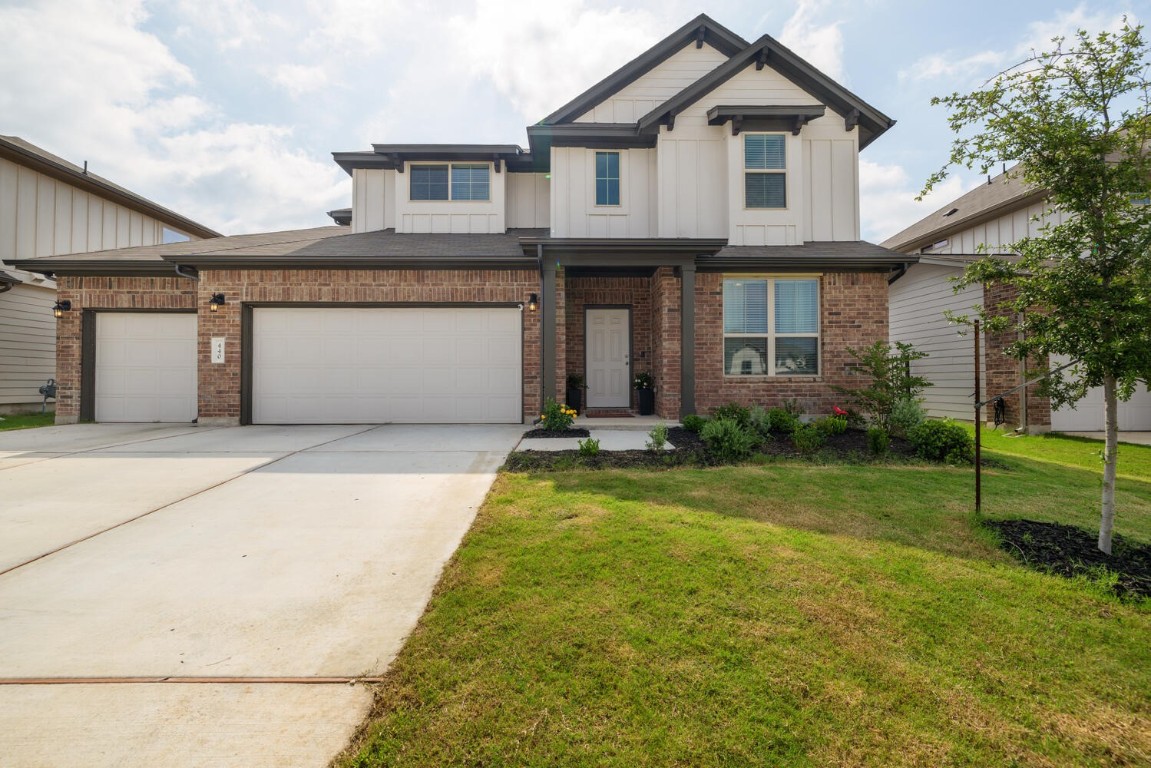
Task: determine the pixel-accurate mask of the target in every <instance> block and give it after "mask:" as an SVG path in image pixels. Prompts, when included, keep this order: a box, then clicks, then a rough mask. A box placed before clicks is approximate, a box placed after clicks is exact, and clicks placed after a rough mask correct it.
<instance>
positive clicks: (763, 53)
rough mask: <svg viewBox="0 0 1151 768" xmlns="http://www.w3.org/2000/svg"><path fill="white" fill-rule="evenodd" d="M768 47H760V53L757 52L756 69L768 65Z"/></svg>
mask: <svg viewBox="0 0 1151 768" xmlns="http://www.w3.org/2000/svg"><path fill="white" fill-rule="evenodd" d="M769 55H770V54H769V52H768V50H767V48H760V49H759V53H757V54H755V71H756V72H758V71H759V70H761V69H763V68H764V67H765V66H767V57H768V56H769Z"/></svg>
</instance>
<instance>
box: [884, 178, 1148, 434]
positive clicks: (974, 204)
mask: <svg viewBox="0 0 1151 768" xmlns="http://www.w3.org/2000/svg"><path fill="white" fill-rule="evenodd" d="M1045 197H1046V193H1045V192H1044V191H1043V190H1037V189H1035V188H1033V187H1031V186H1029V185H1027V184H1026V183H1025V182H1024V181H1023V180H1022V179H1018V178H1012V176H1011V175H1010V172H1006V173H1002V174H1000V175H998V176H996V177H994V178H989V179H988V181H987V183H986V184H981V185H980V186H978V187H976V188H975V189H973V190H971V191H970V192H968V193H967V194H965V195H963V196H962V197H960V198H959V199H957V200H955V201H953V202H950V203H948V204H947V205H944V206H943V207H942V208H940V209H939V210H938V211H936V212H934V213H932V214H931V215H930V216H926V217H924V218H923V219H921V220H919V221H917V222H916V223H915V224H912V225H911V226H910V227H908V228H907V229H905V230H903V231H902V232H900V233H899V234H897V235H895V236H894V237H892V238H890V239H888V240H887V241H885V242H884V243H883V245H884V247H887V248H891V249H892V250H896V251H902V252H904V253H907V254H911V255H914V256H917V257H918V258H919V261H918V263H916V264H914V265H911V266H909V267H908V268H907V270H906V271H905V272H901V273H900V274H899V276H898V277H897V278H896V279H895V280H894V281H893V282H892V283H891V288H890V311H891V319H890V322H891V340H892V341H905V342H909V343H911V344H914V345H915V347H916V348H917V349H919V350H921V351H923V352H926V353H928V355H929V356H928V357H926V358H924V359H922V360H917V361H915V362H914V363H913V364H912V366H913V371H914V372H915V373H917V374H918V375H921V376H925V377H926V378H927V379H928V380H929V381H931V382H933V384H934V386H932V387H929V388H928V389H927V390H925V391H924V406H925V408H926V409H927V411H928V413H929V414H931V415H933V416H951V417H954V418H959V419H966V420H969V421H970V420H972V419H973V418H974V410H973V408H974V400H973V399H972V394H973V393H974V391H975V356H974V339H973V337H972V334H971V333H969V332H967V333H965V334H964V335H960V332H959V331H960V327H958V326H956V325H954V324H952V323H950V322H949V321H948V320H947V318H946V317H945V316H944V312H945V311H947V310H951V311H952V312H954V313H956V314H967V315H971V316H974V314H975V312H974V309H973V308H974V307H987V308H989V309H994V308H995V307H996V306H997V305H999V304H1000V303H1001V302H1003V301H1006V300H1007V299H1009V298H1010V296H1011V294H1010V293H1009V292H1008V291H1009V290H1010V289H1009V288H1007V287H1006V286H1002V285H972V286H968V287H967V288H965V289H963V290H962V291H960V292H958V293H956V292H955V290H954V288H955V286H954V280H955V279H956V278H958V277H959V276H960V275H962V274H963V270H964V268H965V267H966V266H967V265H968V264H970V263H971V262H972V261H974V260H976V259H979V258H982V257H983V255H984V254H985V253H997V254H1003V255H1010V254H1009V253H1008V252H1007V248H1008V247H1009V246H1010V245H1011V244H1012V243H1014V242H1016V241H1018V240H1021V239H1023V238H1024V237H1027V236H1034V235H1037V234H1038V230H1039V227H1040V226H1042V223H1043V222H1044V221H1046V220H1048V217H1047V215H1046V214H1047V211H1048V205H1047V202H1046V199H1045ZM1054 215H1055V216H1059V215H1060V214H1059V213H1058V212H1056V213H1055V214H1054ZM1056 221H1058V219H1056ZM963 330H966V329H963ZM1011 341H1012V338H1011V337H1010V336H1009V335H1007V334H985V335H984V343H983V344H982V345H981V346H982V348H983V349H982V352H983V354H982V356H981V360H982V364H981V368H982V370H983V373H984V375H983V377H982V379H981V382H982V383H981V386H982V389H983V395H984V397H988V396H991V395H995V394H998V393H1000V392H1006V391H1007V390H1009V389H1011V388H1012V387H1015V386H1016V385H1018V384H1021V383H1022V382H1024V381H1026V380H1027V379H1026V378H1025V377H1026V376H1027V373H1028V369H1034V368H1035V367H1037V366H1036V365H1035V364H1034V361H1033V363H1032V365H1030V366H1024V365H1023V364H1022V362H1021V361H1019V360H1017V359H1015V358H1012V357H1010V356H1008V355H1007V354H1005V349H1006V347H1007V345H1008V344H1010V343H1011ZM1053 362H1054V363H1055V364H1056V365H1058V364H1062V363H1065V362H1068V361H1067V360H1058V359H1057V360H1054V361H1053ZM1004 401H1005V406H1006V409H1005V410H1006V413H1005V416H1006V419H1007V424H1008V425H1009V426H1011V427H1012V428H1015V427H1026V428H1027V429H1028V430H1029V431H1034V432H1042V431H1046V430H1049V429H1054V430H1057V431H1066V432H1074V431H1099V430H1102V429H1103V393H1102V389H1101V388H1097V389H1093V390H1091V391H1090V392H1089V393H1088V395H1087V396H1086V397H1085V398H1084V399H1082V400H1080V401H1079V402H1078V403H1077V404H1076V405H1075V407H1074V408H1061V409H1058V410H1055V411H1054V412H1052V410H1051V403H1050V401H1049V400H1048V399H1047V398H1045V397H1041V396H1039V395H1038V394H1037V392H1036V388H1035V387H1034V386H1032V387H1029V388H1028V389H1027V397H1026V400H1024V399H1023V398H1022V395H1021V394H1019V393H1017V394H1014V395H1010V396H1008V397H1005V398H1004ZM991 414H992V411H991V409H988V411H987V416H988V418H990V417H991ZM1119 428H1120V429H1121V430H1140V431H1142V430H1151V394H1149V393H1148V391H1147V389H1146V388H1145V387H1140V388H1139V389H1138V390H1137V391H1136V393H1135V395H1134V396H1133V397H1132V398H1131V400H1130V401H1128V402H1126V403H1122V402H1121V403H1119Z"/></svg>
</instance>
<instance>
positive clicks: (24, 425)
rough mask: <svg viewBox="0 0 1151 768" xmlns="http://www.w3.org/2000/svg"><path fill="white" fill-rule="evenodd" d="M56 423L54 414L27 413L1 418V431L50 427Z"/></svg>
mask: <svg viewBox="0 0 1151 768" xmlns="http://www.w3.org/2000/svg"><path fill="white" fill-rule="evenodd" d="M55 423H56V414H54V413H26V414H20V415H18V416H16V415H9V416H0V431H4V430H6V429H32V428H34V427H49V426H51V425H53V424H55Z"/></svg>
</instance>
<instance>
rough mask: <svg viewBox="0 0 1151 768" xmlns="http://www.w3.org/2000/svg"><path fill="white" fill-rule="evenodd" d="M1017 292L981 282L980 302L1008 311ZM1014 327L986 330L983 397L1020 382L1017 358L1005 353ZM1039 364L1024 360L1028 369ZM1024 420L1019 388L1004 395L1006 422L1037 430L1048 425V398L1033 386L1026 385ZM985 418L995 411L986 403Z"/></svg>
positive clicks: (994, 311)
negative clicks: (997, 331)
mask: <svg viewBox="0 0 1151 768" xmlns="http://www.w3.org/2000/svg"><path fill="white" fill-rule="evenodd" d="M1016 296H1018V291H1017V289H1015V288H1014V287H1012V286H1009V285H1004V284H1002V283H987V284H986V285H984V286H983V304H984V307H985V308H986V309H987V311H988V312H989V313H991V314H993V315H1010V314H1014V310H1012V309H1010V308H1009V307H1008V306H1007V305H1006V303H1007V302H1009V301H1012V300H1013V299H1014V298H1015V297H1016ZM1016 338H1017V335H1016V332H1015V331H1005V332H1001V333H985V334H984V335H983V339H984V353H983V362H984V366H985V367H986V371H985V373H984V382H985V386H986V387H987V391H986V392H984V393H983V399H984V400H986V399H987V398H989V397H992V396H994V395H997V394H999V393H1000V392H1006V391H1007V390H1009V389H1011V388H1012V387H1015V386H1018V385H1019V384H1021V383H1022V382H1023V380H1022V378H1021V376H1022V375H1023V372H1022V371H1021V370H1020V364H1019V362H1020V361H1019V359H1018V358H1015V357H1011V356H1010V355H1008V354H1007V347H1008V345H1010V344H1011V343H1013V342H1014V341H1016ZM1038 367H1040V366H1039V365H1038V364H1037V362H1036V361H1035V360H1033V359H1029V360H1028V361H1027V370H1028V372H1030V371H1033V370H1035V369H1036V368H1038ZM1026 396H1027V421H1028V423H1027V424H1023V423H1022V422H1023V415H1022V413H1021V411H1020V407H1021V399H1022V397H1023V393H1022V392H1016V393H1014V394H1011V395H1007V396H1005V397H1004V398H1003V400H1004V403H1005V406H1006V407H1005V409H1004V410H1005V411H1006V413H1005V418H1006V424H1007V425H1008V426H1009V427H1011V428H1015V427H1035V428H1036V429H1037V430H1045V429H1050V427H1051V400H1050V399H1049V398H1047V397H1042V396H1041V395H1039V393H1038V390H1037V389H1036V387H1035V386H1031V387H1028V388H1027V395H1026ZM983 417H984V420H985V421H992V420H993V419H994V417H995V412H994V410H993V407H992V406H988V407H987V408H986V409H985V410H984V413H983Z"/></svg>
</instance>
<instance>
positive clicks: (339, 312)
mask: <svg viewBox="0 0 1151 768" xmlns="http://www.w3.org/2000/svg"><path fill="white" fill-rule="evenodd" d="M521 327H522V320H521V312H520V310H519V309H518V308H504V307H491V308H486V307H485V308H477V307H466V308H461V307H442V308H440V307H437V308H407V307H404V308H397V307H388V308H359V307H357V308H351V307H330V308H295V307H291V308H272V307H267V308H259V309H255V310H254V311H253V327H252V421H253V422H255V423H256V424H379V423H408V424H437V423H439V424H452V423H481V424H498V423H505V424H518V423H520V422H522V421H523V405H522V401H523V397H522V387H523V364H522V361H523V354H522V339H521V336H522V333H521Z"/></svg>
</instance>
